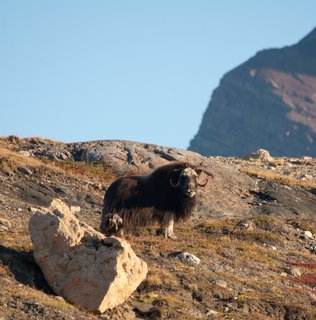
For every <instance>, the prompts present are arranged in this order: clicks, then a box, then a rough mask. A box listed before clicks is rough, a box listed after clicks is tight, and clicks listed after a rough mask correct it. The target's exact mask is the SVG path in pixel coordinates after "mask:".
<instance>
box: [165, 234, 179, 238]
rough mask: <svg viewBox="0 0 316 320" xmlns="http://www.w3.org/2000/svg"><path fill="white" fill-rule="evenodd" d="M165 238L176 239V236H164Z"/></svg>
mask: <svg viewBox="0 0 316 320" xmlns="http://www.w3.org/2000/svg"><path fill="white" fill-rule="evenodd" d="M165 238H166V239H168V238H169V239H178V237H177V236H175V235H174V234H165Z"/></svg>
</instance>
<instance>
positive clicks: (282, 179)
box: [240, 169, 316, 189]
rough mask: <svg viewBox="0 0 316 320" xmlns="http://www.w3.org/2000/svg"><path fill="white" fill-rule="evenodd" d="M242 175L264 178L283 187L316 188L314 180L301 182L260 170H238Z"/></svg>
mask: <svg viewBox="0 0 316 320" xmlns="http://www.w3.org/2000/svg"><path fill="white" fill-rule="evenodd" d="M240 171H241V172H243V173H246V174H248V175H253V176H256V177H259V178H264V179H268V180H272V181H275V182H278V183H281V184H284V185H290V186H298V187H303V188H306V189H313V188H316V181H315V180H301V179H296V178H293V177H289V176H286V175H282V174H277V173H274V172H272V171H270V170H262V169H242V170H240Z"/></svg>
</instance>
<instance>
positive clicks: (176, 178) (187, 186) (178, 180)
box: [170, 167, 208, 198]
mask: <svg viewBox="0 0 316 320" xmlns="http://www.w3.org/2000/svg"><path fill="white" fill-rule="evenodd" d="M201 172H202V170H199V169H193V168H191V167H184V168H175V169H173V170H172V174H171V178H170V185H171V187H173V188H178V189H179V190H180V192H181V193H182V194H183V195H184V196H185V197H186V198H193V197H195V195H196V192H197V188H198V186H200V187H205V186H206V184H207V182H208V180H207V179H206V180H205V181H204V182H201V181H200V180H199V176H200V174H201Z"/></svg>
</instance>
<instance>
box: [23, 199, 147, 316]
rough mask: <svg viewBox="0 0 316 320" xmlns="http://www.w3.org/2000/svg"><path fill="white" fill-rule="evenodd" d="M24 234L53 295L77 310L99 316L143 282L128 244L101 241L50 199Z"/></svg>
mask: <svg viewBox="0 0 316 320" xmlns="http://www.w3.org/2000/svg"><path fill="white" fill-rule="evenodd" d="M29 229H30V235H31V240H32V243H33V250H34V257H35V260H36V262H37V264H38V265H39V266H40V267H41V269H42V271H43V273H44V275H45V278H46V280H47V282H48V283H49V285H50V286H51V288H52V289H53V290H54V291H55V293H56V294H58V295H60V296H62V297H64V298H65V299H67V300H68V301H69V302H71V303H73V304H76V305H78V306H79V307H82V308H85V309H88V310H91V311H99V312H101V313H102V312H104V311H105V310H107V309H109V308H114V307H116V306H117V305H119V304H121V303H123V302H124V301H125V300H126V299H127V298H128V297H129V296H130V295H131V294H132V292H133V291H134V290H135V289H136V288H137V287H138V285H139V284H140V283H141V282H142V281H143V280H144V279H145V277H146V274H147V265H146V263H145V262H144V261H142V260H141V259H139V258H138V257H137V256H136V254H135V253H134V251H133V250H132V248H131V247H130V245H129V243H128V242H126V241H125V240H123V239H118V238H115V237H109V238H106V237H104V235H102V234H101V233H99V232H98V231H96V230H94V229H93V228H92V227H90V226H88V225H87V224H85V223H83V222H79V221H78V219H77V218H76V217H75V216H74V215H73V214H72V212H71V211H70V209H69V208H68V206H67V205H66V204H65V203H63V202H62V201H61V200H59V199H54V200H53V201H52V203H51V205H50V207H49V208H46V209H43V211H37V212H36V213H35V214H34V215H33V216H32V217H31V219H30V222H29Z"/></svg>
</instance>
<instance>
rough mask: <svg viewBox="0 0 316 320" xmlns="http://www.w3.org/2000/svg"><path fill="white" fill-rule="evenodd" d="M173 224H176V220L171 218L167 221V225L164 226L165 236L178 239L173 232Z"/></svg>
mask: <svg viewBox="0 0 316 320" xmlns="http://www.w3.org/2000/svg"><path fill="white" fill-rule="evenodd" d="M173 225H174V220H173V219H171V220H169V222H168V223H167V225H164V226H163V228H164V229H163V230H164V236H165V238H171V239H176V238H177V237H176V236H175V234H174V232H173Z"/></svg>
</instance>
